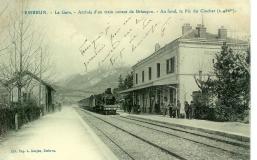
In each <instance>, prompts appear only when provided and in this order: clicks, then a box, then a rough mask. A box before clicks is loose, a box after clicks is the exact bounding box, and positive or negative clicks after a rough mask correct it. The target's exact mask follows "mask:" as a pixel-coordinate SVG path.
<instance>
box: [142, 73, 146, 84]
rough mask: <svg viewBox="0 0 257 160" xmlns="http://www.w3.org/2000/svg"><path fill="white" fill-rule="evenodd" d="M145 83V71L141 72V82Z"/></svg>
mask: <svg viewBox="0 0 257 160" xmlns="http://www.w3.org/2000/svg"><path fill="white" fill-rule="evenodd" d="M144 81H145V71H142V82H144Z"/></svg>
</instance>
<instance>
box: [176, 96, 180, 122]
mask: <svg viewBox="0 0 257 160" xmlns="http://www.w3.org/2000/svg"><path fill="white" fill-rule="evenodd" d="M180 108H181V104H180V101H179V100H178V101H177V107H176V110H177V111H176V112H177V118H180Z"/></svg>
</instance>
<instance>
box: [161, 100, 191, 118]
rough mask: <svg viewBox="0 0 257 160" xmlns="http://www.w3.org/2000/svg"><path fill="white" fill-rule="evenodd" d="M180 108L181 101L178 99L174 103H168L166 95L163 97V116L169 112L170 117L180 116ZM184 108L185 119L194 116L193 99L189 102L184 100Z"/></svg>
mask: <svg viewBox="0 0 257 160" xmlns="http://www.w3.org/2000/svg"><path fill="white" fill-rule="evenodd" d="M180 109H181V103H180V101H179V100H178V101H177V103H176V104H174V103H169V102H168V101H167V97H164V102H163V116H166V115H167V113H168V112H169V116H170V117H171V118H181V115H180ZM184 110H185V116H186V117H185V118H186V119H192V118H195V105H194V102H193V101H191V102H190V104H189V103H188V102H187V101H185V108H184Z"/></svg>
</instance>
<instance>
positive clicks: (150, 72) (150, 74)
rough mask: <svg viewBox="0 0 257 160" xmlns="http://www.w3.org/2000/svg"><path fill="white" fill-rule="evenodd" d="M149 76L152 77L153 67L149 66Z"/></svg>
mask: <svg viewBox="0 0 257 160" xmlns="http://www.w3.org/2000/svg"><path fill="white" fill-rule="evenodd" d="M148 78H149V80H151V79H152V67H149V68H148Z"/></svg>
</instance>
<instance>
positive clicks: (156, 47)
mask: <svg viewBox="0 0 257 160" xmlns="http://www.w3.org/2000/svg"><path fill="white" fill-rule="evenodd" d="M160 48H161V46H160V44H159V43H156V44H155V52H156V51H158V50H159V49H160Z"/></svg>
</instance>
